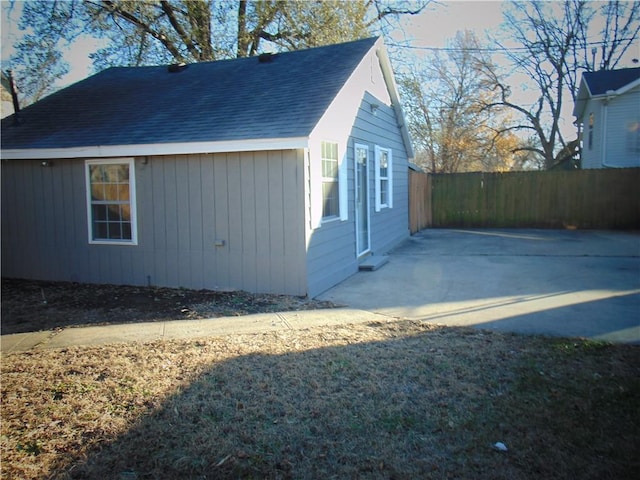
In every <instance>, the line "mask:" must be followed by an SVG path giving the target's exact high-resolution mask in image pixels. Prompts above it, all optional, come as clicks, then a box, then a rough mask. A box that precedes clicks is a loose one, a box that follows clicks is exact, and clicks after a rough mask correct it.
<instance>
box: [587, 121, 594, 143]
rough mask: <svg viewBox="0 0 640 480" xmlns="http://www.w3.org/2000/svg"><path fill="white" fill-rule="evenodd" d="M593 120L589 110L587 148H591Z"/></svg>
mask: <svg viewBox="0 0 640 480" xmlns="http://www.w3.org/2000/svg"><path fill="white" fill-rule="evenodd" d="M594 122H595V120H594V118H593V112H591V113H590V114H589V135H588V142H587V144H588V145H589V150H593V124H594Z"/></svg>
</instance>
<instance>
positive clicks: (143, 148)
mask: <svg viewBox="0 0 640 480" xmlns="http://www.w3.org/2000/svg"><path fill="white" fill-rule="evenodd" d="M308 144H309V138H308V137H292V138H264V139H248V140H227V141H220V142H186V143H157V144H137V145H91V146H82V147H70V148H25V149H22V148H17V149H2V151H1V155H0V157H1V158H2V159H3V160H43V159H52V158H113V157H146V156H151V155H188V154H198V153H223V152H256V151H265V150H295V149H298V148H307V147H308Z"/></svg>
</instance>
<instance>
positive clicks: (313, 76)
mask: <svg viewBox="0 0 640 480" xmlns="http://www.w3.org/2000/svg"><path fill="white" fill-rule="evenodd" d="M375 42H376V39H375V38H369V39H365V40H358V41H355V42H349V43H343V44H338V45H331V46H327V47H319V48H313V49H309V50H300V51H296V52H289V53H281V54H277V55H275V57H274V58H273V59H272V61H271V62H266V63H261V62H259V61H258V58H257V57H252V58H244V59H237V60H222V61H217V62H203V63H195V64H191V65H189V66H188V67H187V68H185V69H183V70H182V71H180V72H177V73H169V72H168V71H167V67H166V66H158V67H118V68H110V69H107V70H104V71H102V72H100V73H98V74H96V75H93V76H91V77H89V78H87V79H85V80H83V81H81V82H78V83H76V84H74V85H71V86H69V87H67V88H65V89H63V90H60V91H59V92H56V93H54V94H53V95H50V96H48V97H46V98H44V99H42V100H41V101H39V102H37V103H35V104H33V105H31V106H29V107H27V108H25V109H24V110H22V111H21V112H20V119H21V123H20V124H19V125H18V126H14V125H13V120H12V118H11V117H8V118H5V119H3V120H2V148H3V149H33V148H71V147H84V146H98V145H103V146H106V145H133V144H156V143H174V142H214V141H227V140H243V139H265V138H290V137H303V136H308V135H309V133H310V132H311V130H312V129H313V127H314V126H315V124H316V123H317V122H318V120H319V119H320V117H321V116H322V114H323V113H324V112H325V110H326V109H327V108H328V106H329V104H330V103H331V101H332V100H333V98H334V97H335V95H336V94H337V93H338V91H339V90H340V88H342V86H343V85H344V83H345V82H346V80H347V79H348V77H349V75H351V73H352V72H353V70H354V69H355V68H356V66H357V65H358V63H359V62H360V61H361V60H362V58H363V57H364V55H365V54H366V53H367V52H368V51H369V50H370V49H371V47H372V46H373V45H374V43H375Z"/></svg>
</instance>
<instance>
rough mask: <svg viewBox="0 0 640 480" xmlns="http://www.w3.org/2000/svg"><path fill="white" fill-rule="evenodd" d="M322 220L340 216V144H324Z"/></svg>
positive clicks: (322, 157)
mask: <svg viewBox="0 0 640 480" xmlns="http://www.w3.org/2000/svg"><path fill="white" fill-rule="evenodd" d="M321 155H322V156H321V159H322V218H323V219H326V218H332V217H339V216H340V175H339V162H338V144H337V143H332V142H322V154H321Z"/></svg>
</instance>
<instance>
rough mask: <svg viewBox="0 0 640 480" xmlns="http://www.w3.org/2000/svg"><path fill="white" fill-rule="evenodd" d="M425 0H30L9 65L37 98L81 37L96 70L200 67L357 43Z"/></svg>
mask: <svg viewBox="0 0 640 480" xmlns="http://www.w3.org/2000/svg"><path fill="white" fill-rule="evenodd" d="M430 1H431V0H421V1H418V0H416V1H409V0H403V1H398V0H356V1H340V0H322V1H320V0H315V1H302V0H288V1H285V0H227V1H212V0H146V1H139V0H68V1H64V2H62V1H57V2H51V1H49V0H33V1H30V2H26V3H25V6H24V10H23V14H22V17H21V20H20V25H19V26H20V28H21V29H23V30H27V31H29V33H27V34H26V35H25V37H24V39H23V41H22V42H20V43H19V44H18V45H16V49H17V51H18V54H17V55H16V56H15V57H14V58H13V59H12V65H11V66H10V67H11V68H13V69H14V71H15V72H16V77H17V80H18V83H19V84H20V85H21V87H22V88H21V90H22V91H23V92H24V93H26V94H27V95H29V96H31V97H32V98H35V99H37V98H39V97H40V96H42V95H43V94H45V93H49V92H50V91H51V90H52V87H53V83H54V82H55V81H56V80H57V79H59V78H60V77H61V76H62V75H64V74H65V73H66V72H67V71H68V65H66V64H65V62H64V60H63V58H62V55H61V49H62V48H63V46H64V45H65V44H68V43H70V42H72V41H73V40H74V39H75V38H77V37H78V36H79V35H81V34H87V35H91V36H93V37H97V38H101V39H103V41H104V42H103V43H104V44H105V46H104V47H102V48H100V49H99V50H98V51H97V52H95V53H93V54H92V59H93V62H94V67H95V69H96V70H101V69H103V68H107V67H109V66H118V65H153V64H159V63H170V62H175V63H180V62H199V61H208V60H217V59H221V58H232V57H246V56H251V55H256V54H257V53H260V51H261V50H262V49H264V48H270V49H273V50H276V51H287V50H296V49H301V48H307V47H313V46H320V45H327V44H332V43H339V42H344V41H349V40H356V39H359V38H364V37H367V36H370V35H371V34H372V31H373V29H374V28H376V27H377V26H381V28H382V26H383V23H384V24H389V22H390V21H391V19H397V18H399V17H400V16H402V15H415V14H418V13H420V12H421V11H422V10H423V9H424V8H425V7H426V6H427V5H428V4H429V2H430ZM3 67H4V68H9V66H7V65H4V66H3Z"/></svg>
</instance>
